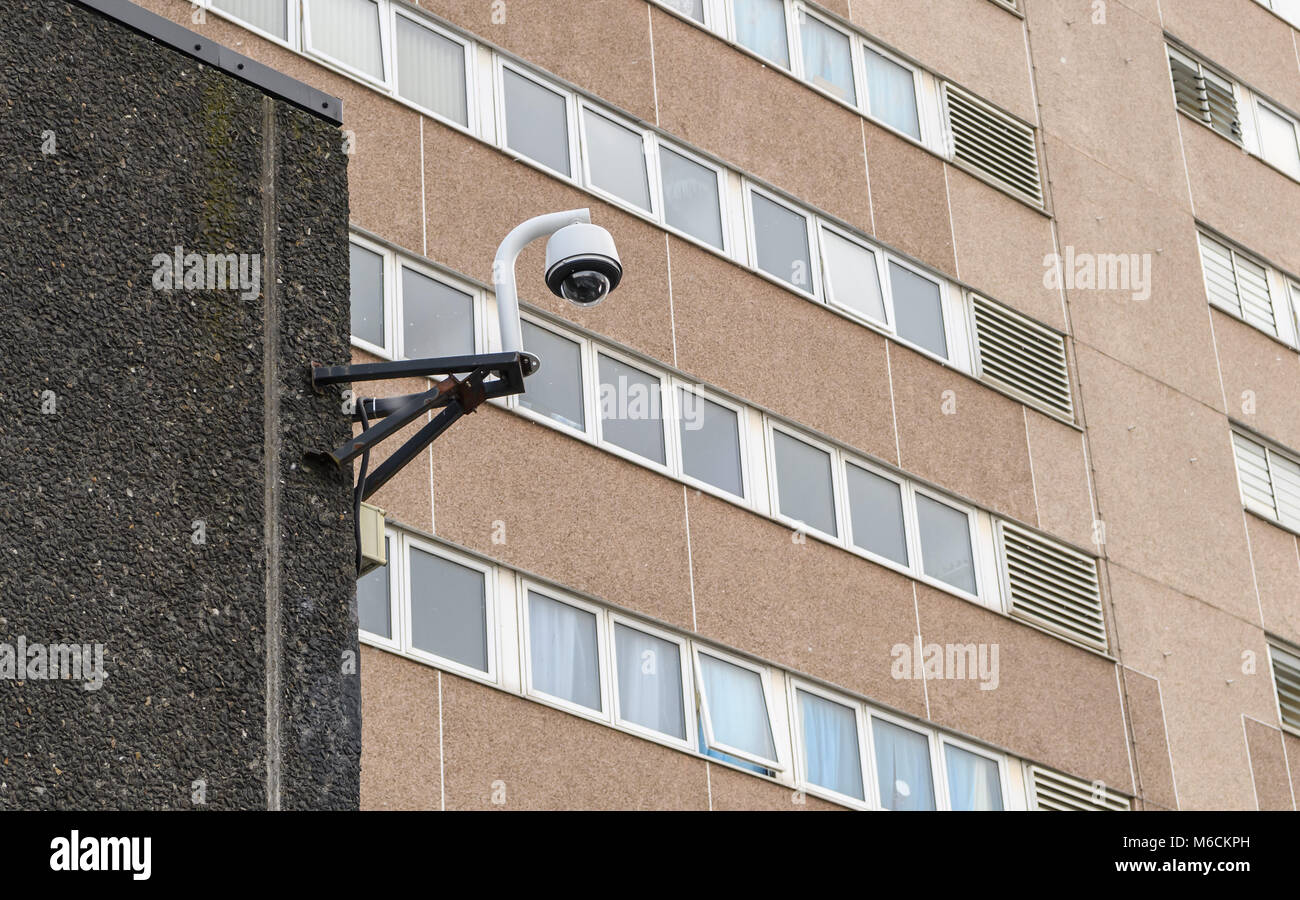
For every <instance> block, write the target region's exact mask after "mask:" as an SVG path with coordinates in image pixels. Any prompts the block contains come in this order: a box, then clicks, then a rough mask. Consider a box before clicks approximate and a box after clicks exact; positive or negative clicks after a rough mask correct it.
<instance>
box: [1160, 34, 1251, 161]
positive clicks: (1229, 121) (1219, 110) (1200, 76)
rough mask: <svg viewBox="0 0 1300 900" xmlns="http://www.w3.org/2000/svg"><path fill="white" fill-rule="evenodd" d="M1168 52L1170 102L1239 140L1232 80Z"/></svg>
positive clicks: (1236, 141) (1231, 137)
mask: <svg viewBox="0 0 1300 900" xmlns="http://www.w3.org/2000/svg"><path fill="white" fill-rule="evenodd" d="M1175 53H1176V51H1173V50H1171V51H1170V53H1169V74H1170V75H1171V76H1173V80H1174V102H1175V103H1176V104H1177V105H1178V108H1179V109H1181V110H1182V111H1183V112H1185V113H1187V114H1188V115H1189V116H1191V117H1192V118H1193V119H1196V120H1197V121H1198V122H1203V123H1204V124H1206V125H1209V126H1210V127H1211V128H1213V129H1214V130H1215V131H1217V132H1218V133H1219V134H1221V135H1223V136H1224V137H1226V138H1228V140H1230V141H1233V142H1234V143H1237V144H1240V143H1241V120H1240V119H1239V118H1238V117H1237V96H1236V93H1235V92H1234V90H1233V87H1232V82H1230V81H1228V80H1226V79H1224V78H1220V77H1219V76H1218V75H1215V74H1214V73H1213V72H1209V71H1207V70H1206V69H1205V67H1204V66H1202V65H1201V64H1200V63H1198V62H1195V61H1194V60H1192V59H1190V58H1188V57H1184V56H1182V55H1181V54H1178V55H1175Z"/></svg>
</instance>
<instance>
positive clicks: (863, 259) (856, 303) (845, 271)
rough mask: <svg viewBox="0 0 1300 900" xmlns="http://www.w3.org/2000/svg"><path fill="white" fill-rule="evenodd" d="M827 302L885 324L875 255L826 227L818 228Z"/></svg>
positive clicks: (883, 298)
mask: <svg viewBox="0 0 1300 900" xmlns="http://www.w3.org/2000/svg"><path fill="white" fill-rule="evenodd" d="M821 236H822V240H821V247H822V262H823V265H824V267H825V271H826V295H827V299H828V300H829V301H830V302H831V303H834V304H836V305H838V306H843V307H845V308H847V309H850V310H852V311H853V312H855V313H857V314H859V315H862V316H866V317H867V318H868V319H872V320H874V321H876V322H880V323H882V324H887V322H888V317H887V316H886V315H885V296H884V294H883V293H882V292H881V290H880V271H879V270H878V269H877V262H876V254H875V252H874V251H872V250H869V249H867V248H866V247H865V246H863V245H862V244H859V243H858V242H857V241H853V240H850V239H849V238H846V237H844V236H843V235H841V234H840V233H839V232H837V231H832V230H831V229H829V228H827V227H826V226H824V225H823V226H822V229H821Z"/></svg>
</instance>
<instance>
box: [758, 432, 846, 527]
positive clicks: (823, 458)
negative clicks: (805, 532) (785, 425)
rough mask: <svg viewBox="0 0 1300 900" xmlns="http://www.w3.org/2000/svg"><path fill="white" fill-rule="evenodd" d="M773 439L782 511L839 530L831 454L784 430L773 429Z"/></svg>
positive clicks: (784, 514)
mask: <svg viewBox="0 0 1300 900" xmlns="http://www.w3.org/2000/svg"><path fill="white" fill-rule="evenodd" d="M772 441H773V452H774V454H775V456H776V490H777V495H778V498H779V501H778V502H779V504H780V509H781V515H783V516H788V517H789V518H791V519H795V520H797V521H799V522H803V523H805V524H807V525H808V526H810V527H812V528H816V529H817V530H818V531H824V532H826V533H827V534H832V535H833V534H836V531H835V493H834V489H833V488H832V486H831V455H830V454H829V453H827V452H826V451H824V450H819V449H817V448H816V447H814V446H812V445H811V444H805V443H804V442H803V441H801V440H798V439H796V438H792V437H790V435H788V434H786V433H785V432H783V431H775V430H774V431H773V432H772Z"/></svg>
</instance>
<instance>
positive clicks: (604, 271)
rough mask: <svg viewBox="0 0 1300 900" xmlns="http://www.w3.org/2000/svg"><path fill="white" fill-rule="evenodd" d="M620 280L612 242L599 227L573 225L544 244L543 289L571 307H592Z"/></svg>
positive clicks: (580, 223)
mask: <svg viewBox="0 0 1300 900" xmlns="http://www.w3.org/2000/svg"><path fill="white" fill-rule="evenodd" d="M622 278H623V264H622V263H621V262H620V261H619V258H618V250H617V249H616V248H615V247H614V239H613V238H612V237H610V234H609V232H608V231H606V230H605V229H603V228H601V227H600V226H599V225H592V224H591V223H589V222H575V223H573V224H572V225H566V226H564V227H563V228H561V229H560V230H559V231H557V232H555V234H553V235H551V239H550V240H549V241H547V242H546V286H547V287H548V288H550V289H551V293H553V294H555V296H557V297H563V298H564V299H565V300H568V301H569V302H570V303H572V304H573V305H574V306H581V307H584V308H587V307H592V306H595V305H596V304H597V303H599V302H600V301H602V300H604V299H605V298H606V297H607V296H609V294H611V293H613V291H614V289H615V288H616V287H618V283H619V281H621V280H622Z"/></svg>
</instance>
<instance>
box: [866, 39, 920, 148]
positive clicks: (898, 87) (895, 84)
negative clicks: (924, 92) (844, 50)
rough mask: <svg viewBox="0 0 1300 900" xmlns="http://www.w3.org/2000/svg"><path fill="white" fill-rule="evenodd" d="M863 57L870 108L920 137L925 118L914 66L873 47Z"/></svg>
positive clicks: (881, 118)
mask: <svg viewBox="0 0 1300 900" xmlns="http://www.w3.org/2000/svg"><path fill="white" fill-rule="evenodd" d="M862 57H863V60H864V61H865V62H866V64H867V103H868V107H869V108H868V112H869V113H870V114H871V115H872V116H873V117H874V118H877V119H880V120H881V121H882V122H885V123H887V124H889V125H892V126H893V127H894V128H897V129H898V130H899V131H901V132H903V133H904V134H907V135H911V136H912V137H913V138H915V139H916V140H918V141H919V140H920V139H921V122H920V119H919V118H918V116H917V113H916V82H915V81H914V80H913V78H912V72H911V70H909V69H907V68H905V67H904V66H900V65H899V64H898V63H896V62H894V61H893V60H891V59H886V58H885V57H883V56H881V55H880V54H879V53H877V52H876V51H874V50H872V49H871V48H870V47H867V48H864V52H863V54H862Z"/></svg>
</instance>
